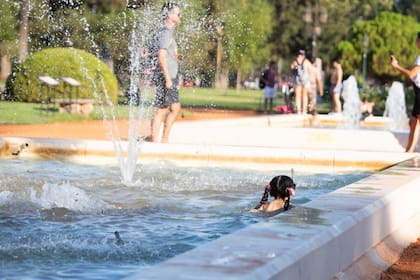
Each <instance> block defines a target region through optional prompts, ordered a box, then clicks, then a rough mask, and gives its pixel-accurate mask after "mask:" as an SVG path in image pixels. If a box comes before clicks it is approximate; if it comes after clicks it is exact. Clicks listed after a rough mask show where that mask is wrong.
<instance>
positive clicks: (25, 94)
mask: <svg viewBox="0 0 420 280" xmlns="http://www.w3.org/2000/svg"><path fill="white" fill-rule="evenodd" d="M39 76H50V77H52V78H54V79H56V80H58V81H60V85H59V86H57V87H55V89H53V90H51V93H50V95H51V96H52V97H56V98H60V97H63V95H62V93H63V92H64V89H65V88H66V90H69V87H65V86H64V82H63V81H61V80H60V78H61V77H71V78H73V79H75V80H77V81H79V82H80V83H81V86H80V88H79V90H78V97H79V98H89V99H95V100H97V101H98V102H106V101H107V99H106V98H105V94H104V93H105V92H106V93H107V94H108V97H109V100H110V101H111V102H112V103H116V102H117V95H118V82H117V79H116V77H115V75H114V74H113V73H112V71H111V70H110V69H109V68H108V66H107V65H106V64H105V63H104V62H103V61H101V60H100V59H98V58H96V57H95V56H94V55H92V54H90V53H87V52H85V51H83V50H79V49H74V48H49V49H44V50H42V51H40V52H37V53H35V54H33V55H32V56H30V57H28V58H27V59H26V60H25V61H24V62H22V63H21V64H19V65H16V67H14V72H13V73H12V74H11V75H10V77H9V78H10V80H9V81H8V83H9V85H8V90H10V92H9V96H10V97H11V98H12V99H14V100H17V101H23V102H39V101H41V100H45V96H42V95H44V94H45V93H46V92H47V90H41V81H40V80H39V78H38V77H39ZM105 89H106V90H105ZM75 91H76V90H73V93H74V92H75ZM95 92H96V93H97V94H96V95H95ZM66 94H67V93H66ZM66 96H67V95H66Z"/></svg>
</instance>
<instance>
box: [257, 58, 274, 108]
mask: <svg viewBox="0 0 420 280" xmlns="http://www.w3.org/2000/svg"><path fill="white" fill-rule="evenodd" d="M276 78H277V66H276V63H275V62H274V61H270V65H269V67H268V69H266V70H265V71H264V72H263V73H262V75H261V80H262V81H263V82H264V84H265V87H264V114H267V113H268V114H271V113H273V100H274V97H275V96H276V88H275V85H276Z"/></svg>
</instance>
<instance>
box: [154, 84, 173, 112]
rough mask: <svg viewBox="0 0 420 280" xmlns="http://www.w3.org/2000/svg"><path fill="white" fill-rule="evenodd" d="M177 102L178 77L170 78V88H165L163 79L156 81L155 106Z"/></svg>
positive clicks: (162, 106)
mask: <svg viewBox="0 0 420 280" xmlns="http://www.w3.org/2000/svg"><path fill="white" fill-rule="evenodd" d="M174 103H179V92H178V79H172V88H166V86H165V79H164V78H163V77H161V79H158V80H157V81H156V96H155V104H154V105H155V107H159V108H166V107H169V106H171V105H172V104H174Z"/></svg>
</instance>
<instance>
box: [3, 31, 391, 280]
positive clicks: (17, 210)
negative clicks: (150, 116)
mask: <svg viewBox="0 0 420 280" xmlns="http://www.w3.org/2000/svg"><path fill="white" fill-rule="evenodd" d="M135 27H136V28H138V26H137V25H136V26H135ZM136 28H135V29H134V30H135V31H133V33H136V35H133V37H132V44H131V45H130V48H132V52H131V55H132V56H131V61H132V62H135V61H137V60H138V52H137V50H138V49H139V45H138V41H139V40H134V39H133V38H135V36H139V34H141V33H137V32H136V30H140V29H136ZM137 39H138V38H137ZM140 41H141V39H140ZM130 67H131V71H130V73H131V79H130V96H133V93H136V92H140V93H141V95H140V96H141V98H140V104H141V102H146V100H147V99H148V98H147V97H148V96H147V94H148V92H147V91H146V90H145V89H143V88H140V89H139V85H141V84H142V83H141V81H140V80H141V71H140V70H139V66H138V65H136V64H135V63H132V64H131V66H130ZM143 98H144V99H143ZM134 103H136V101H135V100H134V99H131V98H130V121H132V123H130V133H129V139H128V141H127V144H128V146H127V149H126V150H125V149H124V147H125V146H124V143H123V142H122V141H121V139H120V137H119V132H118V129H117V127H116V126H115V125H114V121H115V114H113V113H112V112H113V111H112V110H111V114H110V115H106V114H105V113H106V110H104V109H103V111H104V119H105V124H106V125H109V127H110V133H111V138H112V140H113V141H112V142H113V143H114V148H115V149H116V153H117V157H118V159H119V161H120V163H119V169H118V168H113V167H109V166H105V167H101V166H99V167H98V166H96V167H90V166H83V165H82V166H80V165H72V164H69V163H63V162H58V161H55V160H48V161H31V160H25V159H24V158H21V159H19V158H14V159H13V160H10V159H7V160H4V161H3V160H2V159H0V164H1V166H2V167H4V170H5V172H4V173H2V174H1V177H0V178H1V179H0V190H1V192H0V217H1V218H2V219H0V223H1V226H0V231H1V232H0V233H1V234H0V235H1V236H2V239H1V241H0V266H1V269H0V276H1V277H3V276H4V277H9V278H19V277H24V278H27V279H45V278H51V279H55V278H66V277H68V278H84V279H97V278H107V279H121V278H123V277H126V276H128V275H130V274H131V272H133V271H135V270H136V269H137V268H138V266H143V267H146V266H151V265H152V264H156V263H159V262H161V261H164V260H167V259H168V258H171V257H173V256H175V255H178V254H181V253H182V252H185V251H188V250H190V249H191V248H194V247H196V246H198V245H201V244H203V243H206V242H208V241H211V240H215V239H217V238H218V237H220V236H222V235H225V234H229V233H232V232H233V231H237V230H238V229H241V228H243V227H246V226H248V225H251V224H254V223H257V222H260V221H264V222H265V223H264V224H263V225H262V228H260V229H259V230H258V232H260V233H261V232H263V233H264V232H267V231H266V230H267V229H270V228H282V227H284V229H286V230H288V231H289V233H288V234H287V235H286V236H287V237H288V238H287V239H289V240H291V239H292V238H293V237H294V236H295V237H296V235H295V231H294V227H295V224H296V223H298V226H297V227H298V228H299V227H300V228H308V229H310V228H311V227H313V226H319V228H317V230H316V232H312V234H311V236H316V234H319V233H323V232H324V230H325V229H326V228H328V227H329V226H331V224H330V223H325V220H324V218H326V217H325V216H322V215H324V214H326V213H324V212H328V211H322V210H318V209H314V208H311V209H306V208H305V207H304V206H303V207H297V210H298V211H300V212H298V213H301V214H303V215H302V216H299V215H297V216H295V214H294V212H293V213H290V215H288V214H289V213H286V215H283V217H284V221H283V220H279V219H276V218H274V219H270V218H268V219H266V217H260V216H253V215H250V214H249V213H248V212H247V211H246V210H247V209H249V208H250V207H252V206H254V204H255V202H256V201H258V199H259V198H260V195H261V191H262V188H260V186H261V184H262V182H266V181H267V180H268V179H269V178H270V177H271V176H272V174H276V175H277V174H278V173H286V174H287V173H288V172H289V170H279V168H275V169H271V170H260V169H258V170H254V169H245V170H238V169H237V168H235V169H233V168H229V169H222V168H218V167H217V168H209V167H208V166H206V165H204V167H200V166H197V165H196V166H193V167H188V168H180V167H177V166H172V165H171V164H161V165H160V164H157V165H151V164H150V165H149V164H147V165H144V166H140V165H139V164H138V163H137V155H138V152H139V148H140V146H141V145H142V140H141V139H140V142H138V141H137V138H138V127H139V125H140V122H139V119H140V118H141V117H140V116H141V113H140V112H139V111H138V110H139V108H138V107H137V106H135V105H134ZM147 106H148V105H147V104H145V106H140V107H141V108H146V109H145V110H146V111H147ZM290 135H292V134H290ZM290 135H289V136H290ZM130 141H132V142H130ZM264 143H265V142H264ZM254 144H261V143H254ZM175 148H176V147H175ZM227 149H229V147H227ZM230 149H232V148H231V147H230ZM195 151H196V150H195ZM229 152H230V151H229ZM254 152H255V151H254ZM125 153H127V154H128V155H127V156H128V158H127V159H125V158H124V157H125ZM227 153H228V152H227ZM282 153H284V151H283V152H282ZM300 153H301V151H300ZM249 154H252V153H249ZM305 156H306V155H304V156H303V157H305ZM333 156H334V163H336V162H337V158H336V155H335V154H334V155H333ZM310 157H311V155H310V153H309V158H310ZM137 168H141V170H142V176H141V177H140V178H139V179H138V180H137V181H135V182H133V180H132V178H133V177H132V176H133V174H134V172H135V171H136V169H137ZM121 174H122V177H123V180H122V182H121V180H120V178H119V176H120V175H121ZM366 175H367V173H355V172H352V173H351V174H349V173H347V174H344V175H342V176H340V174H337V173H335V172H334V173H333V174H332V175H331V174H321V176H320V174H302V173H301V174H297V175H295V178H294V179H295V180H296V181H297V182H298V186H297V188H298V195H297V196H296V198H295V199H294V203H295V204H296V205H297V206H300V205H303V204H304V203H306V202H307V201H313V200H315V199H316V198H317V197H319V196H321V195H325V194H326V193H328V192H330V191H333V190H334V189H336V188H339V187H341V186H344V185H347V184H349V183H351V182H354V181H357V180H359V179H361V178H363V177H365V176H366ZM388 177H389V175H388ZM267 178H268V179H267ZM130 182H131V183H130ZM370 186H372V187H371V188H369V189H368V190H367V191H366V190H364V189H363V188H362V187H360V190H359V189H358V188H357V187H354V188H353V189H349V190H347V193H346V194H345V196H344V197H351V198H352V202H351V203H349V204H348V205H346V207H347V208H351V206H353V205H351V204H352V203H355V200H354V199H353V197H352V196H350V195H354V193H358V192H360V193H362V194H363V193H364V192H367V193H369V192H373V191H374V189H377V188H378V186H376V185H374V184H372V185H370ZM388 189H390V188H388ZM139 190H141V191H139ZM320 201H322V200H320ZM326 201H328V202H330V205H331V204H334V201H333V200H332V199H330V198H328V199H326ZM393 201H395V200H393ZM339 202H340V203H336V204H337V205H338V204H340V205H342V203H341V202H342V201H339ZM362 202H363V205H364V206H366V205H365V204H366V199H364V200H363V199H362ZM375 205H378V203H376V204H375ZM364 206H362V205H361V206H358V207H359V209H362V208H363V207H364ZM371 208H373V207H371ZM299 209H300V210H299ZM362 210H364V209H362ZM291 212H292V211H291ZM367 212H368V211H364V212H363V213H362V214H363V215H366V213H367ZM340 213H343V212H340V211H337V212H336V214H337V215H338V216H339V214H340ZM327 214H328V213H327ZM329 214H331V213H329ZM346 214H347V213H346ZM339 218H340V220H342V221H343V220H344V222H346V221H347V220H346V219H347V217H346V216H345V215H344V216H343V217H339ZM352 220H354V221H356V220H357V219H356V218H354V219H353V218H352ZM279 225H280V226H279ZM333 226H334V231H332V232H328V233H327V234H322V236H323V238H327V237H328V236H330V235H331V236H336V232H337V230H339V229H341V228H343V226H341V224H339V225H338V226H337V225H336V224H333ZM264 227H265V228H264ZM114 233H115V236H114ZM117 233H118V234H117ZM272 236H273V238H274V239H273V240H275V242H274V243H276V244H277V243H278V242H279V241H281V239H284V235H280V234H279V235H277V234H273V235H272ZM306 236H307V237H308V236H309V235H308V234H307V235H306ZM250 237H251V238H250V239H254V236H250ZM298 237H299V242H298V244H296V245H299V246H302V243H304V242H302V239H301V238H300V236H298ZM260 238H261V236H259V237H258V238H257V239H258V240H260ZM238 240H239V239H238ZM258 240H257V241H255V240H254V241H252V240H251V242H253V244H255V243H258V242H259V241H258ZM325 240H326V239H322V241H325ZM359 240H363V237H362V238H360V239H359ZM319 241H321V240H319ZM327 241H328V240H327ZM243 243H244V244H245V243H247V242H243ZM326 243H328V242H326ZM359 243H362V242H359ZM266 244H268V243H264V244H257V245H256V246H255V247H250V249H251V250H252V251H253V252H257V253H260V252H262V251H263V249H261V247H258V245H263V246H262V247H264V246H266ZM230 245H231V244H225V246H222V247H219V248H218V250H219V251H221V252H223V251H229V252H231V253H234V254H236V255H237V256H239V258H242V259H243V257H244V256H246V255H249V254H247V252H243V251H237V252H236V251H235V250H231V249H230V247H229V246H230ZM306 245H307V244H303V247H307V246H306ZM272 246H273V242H271V243H270V246H269V247H272ZM297 247H298V246H296V247H295V248H297ZM348 251H354V250H348ZM284 252H285V251H284V250H283V253H284ZM294 253H295V252H294V251H292V254H294ZM259 257H260V259H261V257H262V258H264V259H267V258H270V259H273V260H274V259H279V260H281V258H279V257H277V255H276V254H273V253H271V251H270V252H269V253H268V254H264V255H260V256H259ZM196 260H197V261H198V259H194V260H193V261H196ZM212 261H213V262H212V263H210V264H209V265H208V266H216V265H220V264H221V265H223V264H226V267H227V269H229V267H230V266H231V265H232V262H234V261H235V260H232V259H228V258H219V259H214V260H212ZM250 263H253V264H254V263H255V264H258V263H259V262H258V261H257V262H249V264H250ZM247 267H249V266H247ZM331 267H333V266H331ZM155 275H156V274H155ZM223 276H226V274H225V275H223Z"/></svg>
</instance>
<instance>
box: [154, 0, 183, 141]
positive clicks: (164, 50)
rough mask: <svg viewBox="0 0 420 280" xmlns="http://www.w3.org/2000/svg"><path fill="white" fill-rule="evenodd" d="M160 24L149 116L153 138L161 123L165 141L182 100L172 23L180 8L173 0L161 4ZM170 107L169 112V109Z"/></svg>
mask: <svg viewBox="0 0 420 280" xmlns="http://www.w3.org/2000/svg"><path fill="white" fill-rule="evenodd" d="M162 17H163V20H164V24H163V26H162V27H161V28H160V29H159V30H158V39H157V42H156V43H157V49H158V52H157V60H158V67H157V70H156V74H155V83H156V97H155V103H154V106H155V114H154V117H153V120H152V141H153V142H159V136H160V130H161V125H162V123H163V124H164V127H163V135H162V140H161V142H162V143H167V142H168V139H169V133H170V131H171V128H172V125H173V124H174V122H175V120H176V118H177V116H178V114H179V112H180V111H181V103H180V101H179V92H178V53H177V44H176V42H175V39H174V35H173V32H174V29H175V26H176V25H178V24H179V23H180V22H181V10H180V8H179V6H178V4H176V3H172V2H167V3H165V4H164V5H163V7H162ZM168 109H169V112H168Z"/></svg>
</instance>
